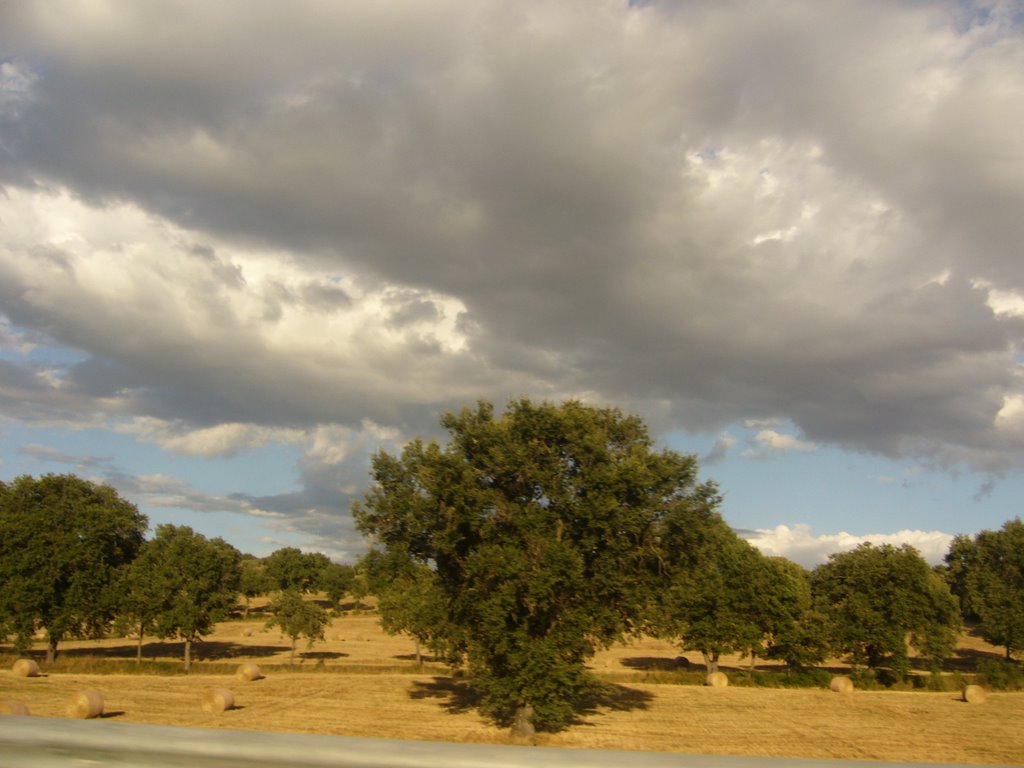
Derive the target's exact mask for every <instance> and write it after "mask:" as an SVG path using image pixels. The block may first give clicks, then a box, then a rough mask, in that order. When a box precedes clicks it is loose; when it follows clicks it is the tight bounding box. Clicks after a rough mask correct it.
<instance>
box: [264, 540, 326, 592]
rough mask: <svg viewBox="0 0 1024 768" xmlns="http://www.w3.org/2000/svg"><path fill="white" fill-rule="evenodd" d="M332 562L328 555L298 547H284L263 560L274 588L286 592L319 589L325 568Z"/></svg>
mask: <svg viewBox="0 0 1024 768" xmlns="http://www.w3.org/2000/svg"><path fill="white" fill-rule="evenodd" d="M330 564H331V561H330V559H329V558H328V557H327V555H324V554H322V553H320V552H313V553H306V552H303V551H302V550H301V549H298V548H297V547H282V548H281V549H278V550H275V551H274V552H272V553H270V554H269V555H268V556H267V557H266V558H264V560H263V566H264V569H265V571H266V574H267V576H268V577H269V578H270V581H271V583H272V584H273V585H274V589H277V590H280V591H282V592H285V591H287V590H290V589H297V590H299V591H300V592H312V591H313V590H315V589H319V588H320V586H321V579H322V574H323V571H324V569H325V568H326V567H327V566H329V565H330Z"/></svg>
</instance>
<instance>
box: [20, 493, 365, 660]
mask: <svg viewBox="0 0 1024 768" xmlns="http://www.w3.org/2000/svg"><path fill="white" fill-rule="evenodd" d="M146 528H147V520H146V517H145V515H143V514H141V513H140V512H139V511H138V509H137V508H136V507H135V505H133V504H131V503H129V502H127V501H125V500H124V499H122V498H121V497H120V496H118V494H117V493H116V491H114V490H113V489H112V488H110V487H108V486H103V485H96V484H93V483H91V482H88V481H86V480H83V479H81V478H78V477H76V476H74V475H46V476H44V477H40V478H38V479H36V478H32V477H29V476H23V477H19V478H16V479H15V480H14V481H13V482H12V483H11V484H9V485H8V484H4V483H0V584H3V589H0V636H3V637H8V636H11V635H13V636H14V640H15V646H16V648H17V649H18V650H25V649H27V648H28V647H30V646H31V643H32V639H33V637H34V636H35V635H36V633H37V632H39V631H42V632H44V633H45V636H46V643H47V661H49V662H52V661H53V660H54V658H55V657H56V654H57V648H58V645H59V643H60V642H61V641H62V640H64V639H66V638H73V637H97V636H100V635H102V634H103V633H104V632H105V631H107V630H108V629H109V627H110V625H111V623H112V622H114V621H116V623H117V624H118V625H119V626H120V628H121V629H122V630H125V631H131V632H132V633H134V634H135V635H136V637H137V640H138V646H137V656H138V658H140V659H141V655H142V644H143V640H144V638H145V637H147V636H149V637H154V636H155V637H159V638H175V639H179V640H181V641H183V643H184V664H185V668H186V669H188V668H189V667H190V665H191V660H192V645H193V643H194V642H196V641H197V640H199V639H201V638H202V637H204V636H205V635H207V634H209V633H210V631H212V629H213V627H214V625H215V624H216V622H218V621H221V620H222V619H224V618H226V617H227V615H228V614H229V613H230V612H231V611H232V610H233V609H234V608H235V606H236V605H237V602H238V597H239V595H242V596H244V597H245V599H246V600H247V601H248V600H249V599H251V598H252V597H256V596H258V595H263V594H268V593H276V594H275V597H274V599H273V600H272V601H271V603H270V605H269V606H268V608H269V610H270V611H271V613H272V616H271V619H270V621H269V622H268V625H270V626H278V627H280V629H281V631H282V633H284V634H285V635H287V636H288V637H289V638H290V639H291V641H292V654H293V657H294V652H295V645H296V642H297V640H298V638H299V637H303V636H304V637H306V638H308V639H309V640H310V642H312V641H313V640H315V639H322V638H323V634H324V626H325V625H326V624H327V613H326V612H325V611H324V609H323V608H321V607H320V606H318V605H316V604H314V603H311V602H309V601H307V600H304V599H303V598H302V595H303V593H306V592H312V591H323V592H326V593H327V595H328V598H329V599H330V600H331V602H332V603H334V604H335V605H337V603H338V602H339V601H340V600H341V598H342V597H343V596H344V595H345V594H346V592H348V591H349V589H350V588H351V587H352V585H353V583H354V581H355V578H354V577H355V574H354V570H353V568H352V567H351V566H344V565H339V564H337V563H334V562H332V561H330V560H329V559H328V558H327V557H326V555H322V554H306V553H303V552H301V551H300V550H298V549H295V548H292V547H286V548H283V549H279V550H277V551H276V552H274V553H273V554H271V555H270V556H268V557H266V558H263V559H262V560H261V559H257V558H255V557H252V556H251V555H243V554H242V553H241V552H239V551H238V550H237V549H236V548H235V547H233V546H231V545H230V544H228V543H227V542H226V541H224V540H223V539H221V538H212V539H211V538H207V537H205V536H203V535H202V534H199V533H196V532H195V531H193V530H192V529H191V528H189V527H187V526H175V525H160V526H157V529H156V531H155V535H154V536H153V537H152V538H151V539H149V540H146V539H145V538H144V533H145V531H146Z"/></svg>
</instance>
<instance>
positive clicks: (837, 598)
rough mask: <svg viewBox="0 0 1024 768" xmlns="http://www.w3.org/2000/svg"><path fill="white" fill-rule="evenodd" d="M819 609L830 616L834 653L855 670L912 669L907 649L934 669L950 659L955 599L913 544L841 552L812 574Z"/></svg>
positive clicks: (956, 616)
mask: <svg viewBox="0 0 1024 768" xmlns="http://www.w3.org/2000/svg"><path fill="white" fill-rule="evenodd" d="M811 583H812V590H813V593H814V599H815V602H816V605H817V606H818V608H819V609H820V610H821V611H822V612H823V613H824V614H825V615H827V616H828V617H829V630H830V635H831V644H832V646H833V648H834V650H836V651H838V652H842V653H849V654H850V655H851V657H852V659H853V662H854V664H864V663H866V664H867V665H868V666H869V667H878V666H880V665H882V664H884V663H885V662H886V661H888V662H889V663H891V664H892V666H893V668H894V670H895V671H896V672H897V673H901V674H905V673H906V671H907V670H908V669H909V667H910V660H909V653H908V639H909V643H910V645H913V646H914V647H916V648H917V649H918V650H919V651H921V653H922V655H924V656H926V657H927V658H929V659H930V660H931V662H932V663H933V665H938V664H939V663H940V662H941V661H942V660H943V659H945V658H948V657H949V655H950V654H951V653H952V651H953V647H954V646H955V644H956V637H957V634H958V632H959V629H960V611H959V609H958V608H957V604H956V599H955V598H954V597H953V595H952V594H951V593H950V591H949V587H948V586H947V585H946V583H945V582H944V581H943V579H942V578H941V577H940V576H939V575H938V574H937V573H935V572H934V571H933V570H932V569H931V568H929V567H928V563H926V562H925V560H924V558H922V557H921V555H920V553H919V552H918V551H917V550H916V549H914V548H913V547H911V546H910V545H903V546H901V547H898V548H897V547H893V546H891V545H889V544H882V545H881V546H878V547H876V546H874V545H872V544H870V543H864V544H861V545H860V546H858V547H857V548H856V549H853V550H850V551H849V552H840V553H837V554H834V555H832V556H830V557H829V561H828V562H827V563H825V564H823V565H820V566H818V567H817V568H816V569H815V570H814V573H813V574H812V582H811Z"/></svg>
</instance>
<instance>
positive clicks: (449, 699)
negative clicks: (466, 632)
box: [409, 677, 654, 725]
mask: <svg viewBox="0 0 1024 768" xmlns="http://www.w3.org/2000/svg"><path fill="white" fill-rule="evenodd" d="M409 698H411V699H439V700H440V705H441V706H442V707H443V708H444V709H446V710H447V711H448V712H451V713H452V714H459V713H463V712H468V711H469V710H471V709H474V708H475V707H477V706H479V705H480V703H481V697H480V694H478V693H477V692H476V691H474V690H473V688H472V686H471V685H470V684H469V683H468V682H465V681H462V680H456V679H455V678H451V677H434V678H433V680H432V681H431V682H429V683H424V682H415V683H413V686H412V690H411V691H410V692H409ZM653 700H654V696H653V694H650V693H648V692H647V691H638V690H636V689H635V688H629V687H628V686H625V685H618V684H617V683H606V684H604V685H602V686H600V690H598V691H596V692H595V693H594V694H593V695H591V696H590V697H588V698H587V699H585V700H582V701H580V702H578V703H577V707H576V717H575V718H574V719H573V722H572V724H573V725H587V723H586V721H584V720H582V719H581V718H583V717H586V716H588V715H593V714H596V713H597V711H598V710H599V709H611V710H615V711H617V712H628V711H630V710H634V709H647V707H648V705H649V703H650V702H651V701H653Z"/></svg>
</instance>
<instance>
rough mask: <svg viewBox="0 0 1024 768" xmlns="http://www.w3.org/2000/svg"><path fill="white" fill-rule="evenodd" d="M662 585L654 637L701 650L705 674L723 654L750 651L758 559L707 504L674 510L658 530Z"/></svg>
mask: <svg viewBox="0 0 1024 768" xmlns="http://www.w3.org/2000/svg"><path fill="white" fill-rule="evenodd" d="M660 531H661V535H660V543H661V549H662V551H663V553H664V554H663V564H662V574H663V577H662V583H661V584H660V585H659V588H658V590H657V591H656V598H655V609H654V612H653V619H652V624H653V628H654V631H655V633H656V634H658V635H659V636H662V637H666V638H674V639H676V640H677V641H678V642H679V643H680V645H681V646H682V648H683V649H684V650H696V651H700V653H701V655H702V656H703V657H704V664H705V666H706V668H707V671H708V672H709V673H711V672H716V671H717V670H718V660H719V658H720V656H721V655H722V654H727V653H733V652H738V651H748V652H753V649H754V648H755V647H760V644H761V639H762V636H763V634H764V631H763V629H762V627H761V625H760V623H759V621H758V618H759V617H758V614H757V609H756V603H757V599H758V596H757V595H756V594H755V592H754V582H755V579H756V577H757V573H758V570H759V569H760V568H761V567H762V563H761V560H762V559H763V558H762V556H761V554H760V553H759V552H758V551H757V550H755V549H754V548H753V547H752V546H751V545H750V544H748V543H747V542H745V541H743V540H742V539H740V538H739V537H738V536H737V535H736V534H735V533H734V532H733V531H732V529H731V528H729V526H728V525H726V523H725V521H724V520H723V519H722V518H721V516H720V515H719V514H718V513H717V512H716V511H715V510H714V505H713V504H711V503H707V502H704V503H699V504H693V505H684V504H678V505H676V506H675V507H674V508H673V509H672V511H671V512H670V513H669V514H668V515H666V517H665V520H664V522H663V525H662V527H661V529H660Z"/></svg>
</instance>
